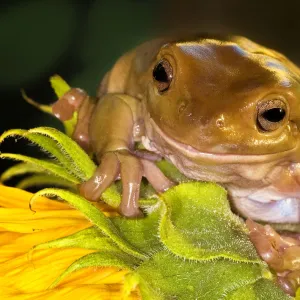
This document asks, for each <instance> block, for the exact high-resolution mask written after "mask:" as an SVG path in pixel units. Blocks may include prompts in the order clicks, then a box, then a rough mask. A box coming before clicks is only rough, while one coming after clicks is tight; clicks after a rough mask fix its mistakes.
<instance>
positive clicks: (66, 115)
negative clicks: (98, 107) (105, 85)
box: [52, 88, 87, 121]
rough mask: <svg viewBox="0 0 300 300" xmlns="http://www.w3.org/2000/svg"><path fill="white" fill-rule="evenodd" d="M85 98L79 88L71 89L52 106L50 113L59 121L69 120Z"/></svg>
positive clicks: (84, 94)
mask: <svg viewBox="0 0 300 300" xmlns="http://www.w3.org/2000/svg"><path fill="white" fill-rule="evenodd" d="M86 97H87V94H86V92H85V91H83V90H81V89H79V88H71V89H70V90H69V91H68V92H66V93H65V94H64V95H63V96H62V97H60V98H59V99H58V100H57V101H56V102H55V103H53V104H52V112H53V114H54V115H55V116H56V117H57V118H58V119H60V120H61V121H67V120H70V119H72V117H73V114H74V112H75V111H76V110H78V108H79V106H80V105H81V103H82V102H83V100H84V99H85V98H86Z"/></svg>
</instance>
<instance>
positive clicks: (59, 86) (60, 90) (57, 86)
mask: <svg viewBox="0 0 300 300" xmlns="http://www.w3.org/2000/svg"><path fill="white" fill-rule="evenodd" d="M49 81H50V84H51V87H52V89H53V90H54V92H55V94H56V96H57V97H58V98H60V97H62V96H63V95H64V94H65V93H66V92H68V91H69V90H70V89H71V87H70V86H69V85H68V83H67V82H66V81H65V80H64V79H63V78H62V77H60V76H59V75H53V76H51V77H50V80H49Z"/></svg>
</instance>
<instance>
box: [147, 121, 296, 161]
mask: <svg viewBox="0 0 300 300" xmlns="http://www.w3.org/2000/svg"><path fill="white" fill-rule="evenodd" d="M149 122H150V126H151V127H152V130H153V131H154V132H155V133H156V134H158V135H160V137H161V138H162V139H163V140H164V141H165V142H166V143H167V144H168V145H169V146H171V147H172V148H173V149H176V150H177V151H179V152H181V153H182V154H183V155H185V156H186V157H189V158H190V159H192V160H195V161H198V160H199V161H206V162H210V163H218V164H235V163H238V164H240V163H266V162H272V161H278V160H280V159H282V158H285V157H288V156H290V155H291V154H293V153H295V151H296V149H297V148H298V144H299V143H297V145H296V146H295V147H294V148H292V149H289V150H286V151H282V152H278V153H272V154H255V155H251V154H250V155H248V154H243V155H241V154H227V153H208V152H202V151H199V150H198V149H195V148H194V147H192V146H190V145H186V144H183V143H181V142H178V141H176V140H174V139H172V138H171V137H169V136H168V135H167V134H165V133H164V132H163V131H162V130H161V129H160V128H159V126H158V125H157V124H156V123H155V122H154V120H153V119H152V118H149Z"/></svg>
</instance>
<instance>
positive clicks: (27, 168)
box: [0, 163, 44, 182]
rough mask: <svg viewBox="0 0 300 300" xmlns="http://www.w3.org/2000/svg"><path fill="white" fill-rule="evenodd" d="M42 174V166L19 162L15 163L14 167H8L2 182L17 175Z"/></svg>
mask: <svg viewBox="0 0 300 300" xmlns="http://www.w3.org/2000/svg"><path fill="white" fill-rule="evenodd" d="M37 173H38V174H40V173H44V171H42V170H41V168H39V167H37V166H36V165H32V164H29V163H18V164H15V165H13V166H12V167H10V168H8V169H6V170H5V171H4V172H3V173H2V174H1V177H0V181H1V182H5V181H8V180H10V179H12V178H14V177H16V176H21V175H26V174H37Z"/></svg>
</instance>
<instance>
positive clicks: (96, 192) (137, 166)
mask: <svg viewBox="0 0 300 300" xmlns="http://www.w3.org/2000/svg"><path fill="white" fill-rule="evenodd" d="M142 176H145V177H146V178H147V179H148V181H149V182H150V184H151V185H152V186H153V187H154V189H155V190H156V191H157V192H159V193H161V192H163V191H165V190H166V189H168V188H169V187H171V186H172V185H173V182H171V181H170V180H169V179H168V178H166V176H165V175H164V174H163V173H162V172H161V171H160V169H159V168H158V167H157V166H156V165H155V164H154V163H153V162H151V161H147V160H144V159H139V158H137V157H136V156H134V155H132V154H131V153H129V152H128V151H115V152H108V153H106V154H104V155H103V156H102V159H101V163H100V165H99V166H98V168H97V169H96V171H95V173H94V175H93V176H92V177H91V178H90V179H89V180H88V181H86V182H84V183H83V184H81V185H80V188H79V189H80V194H81V195H82V196H84V197H85V198H86V199H88V200H91V201H98V200H99V199H100V196H101V194H102V193H103V192H104V190H105V189H106V188H108V187H109V186H110V185H111V184H112V183H113V182H114V181H115V180H116V179H118V178H119V177H120V178H121V179H122V188H123V191H122V200H121V204H120V207H119V210H120V213H121V214H122V215H124V216H126V217H139V216H142V215H143V214H142V212H141V210H140V209H139V205H138V200H139V195H140V184H141V180H142Z"/></svg>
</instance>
